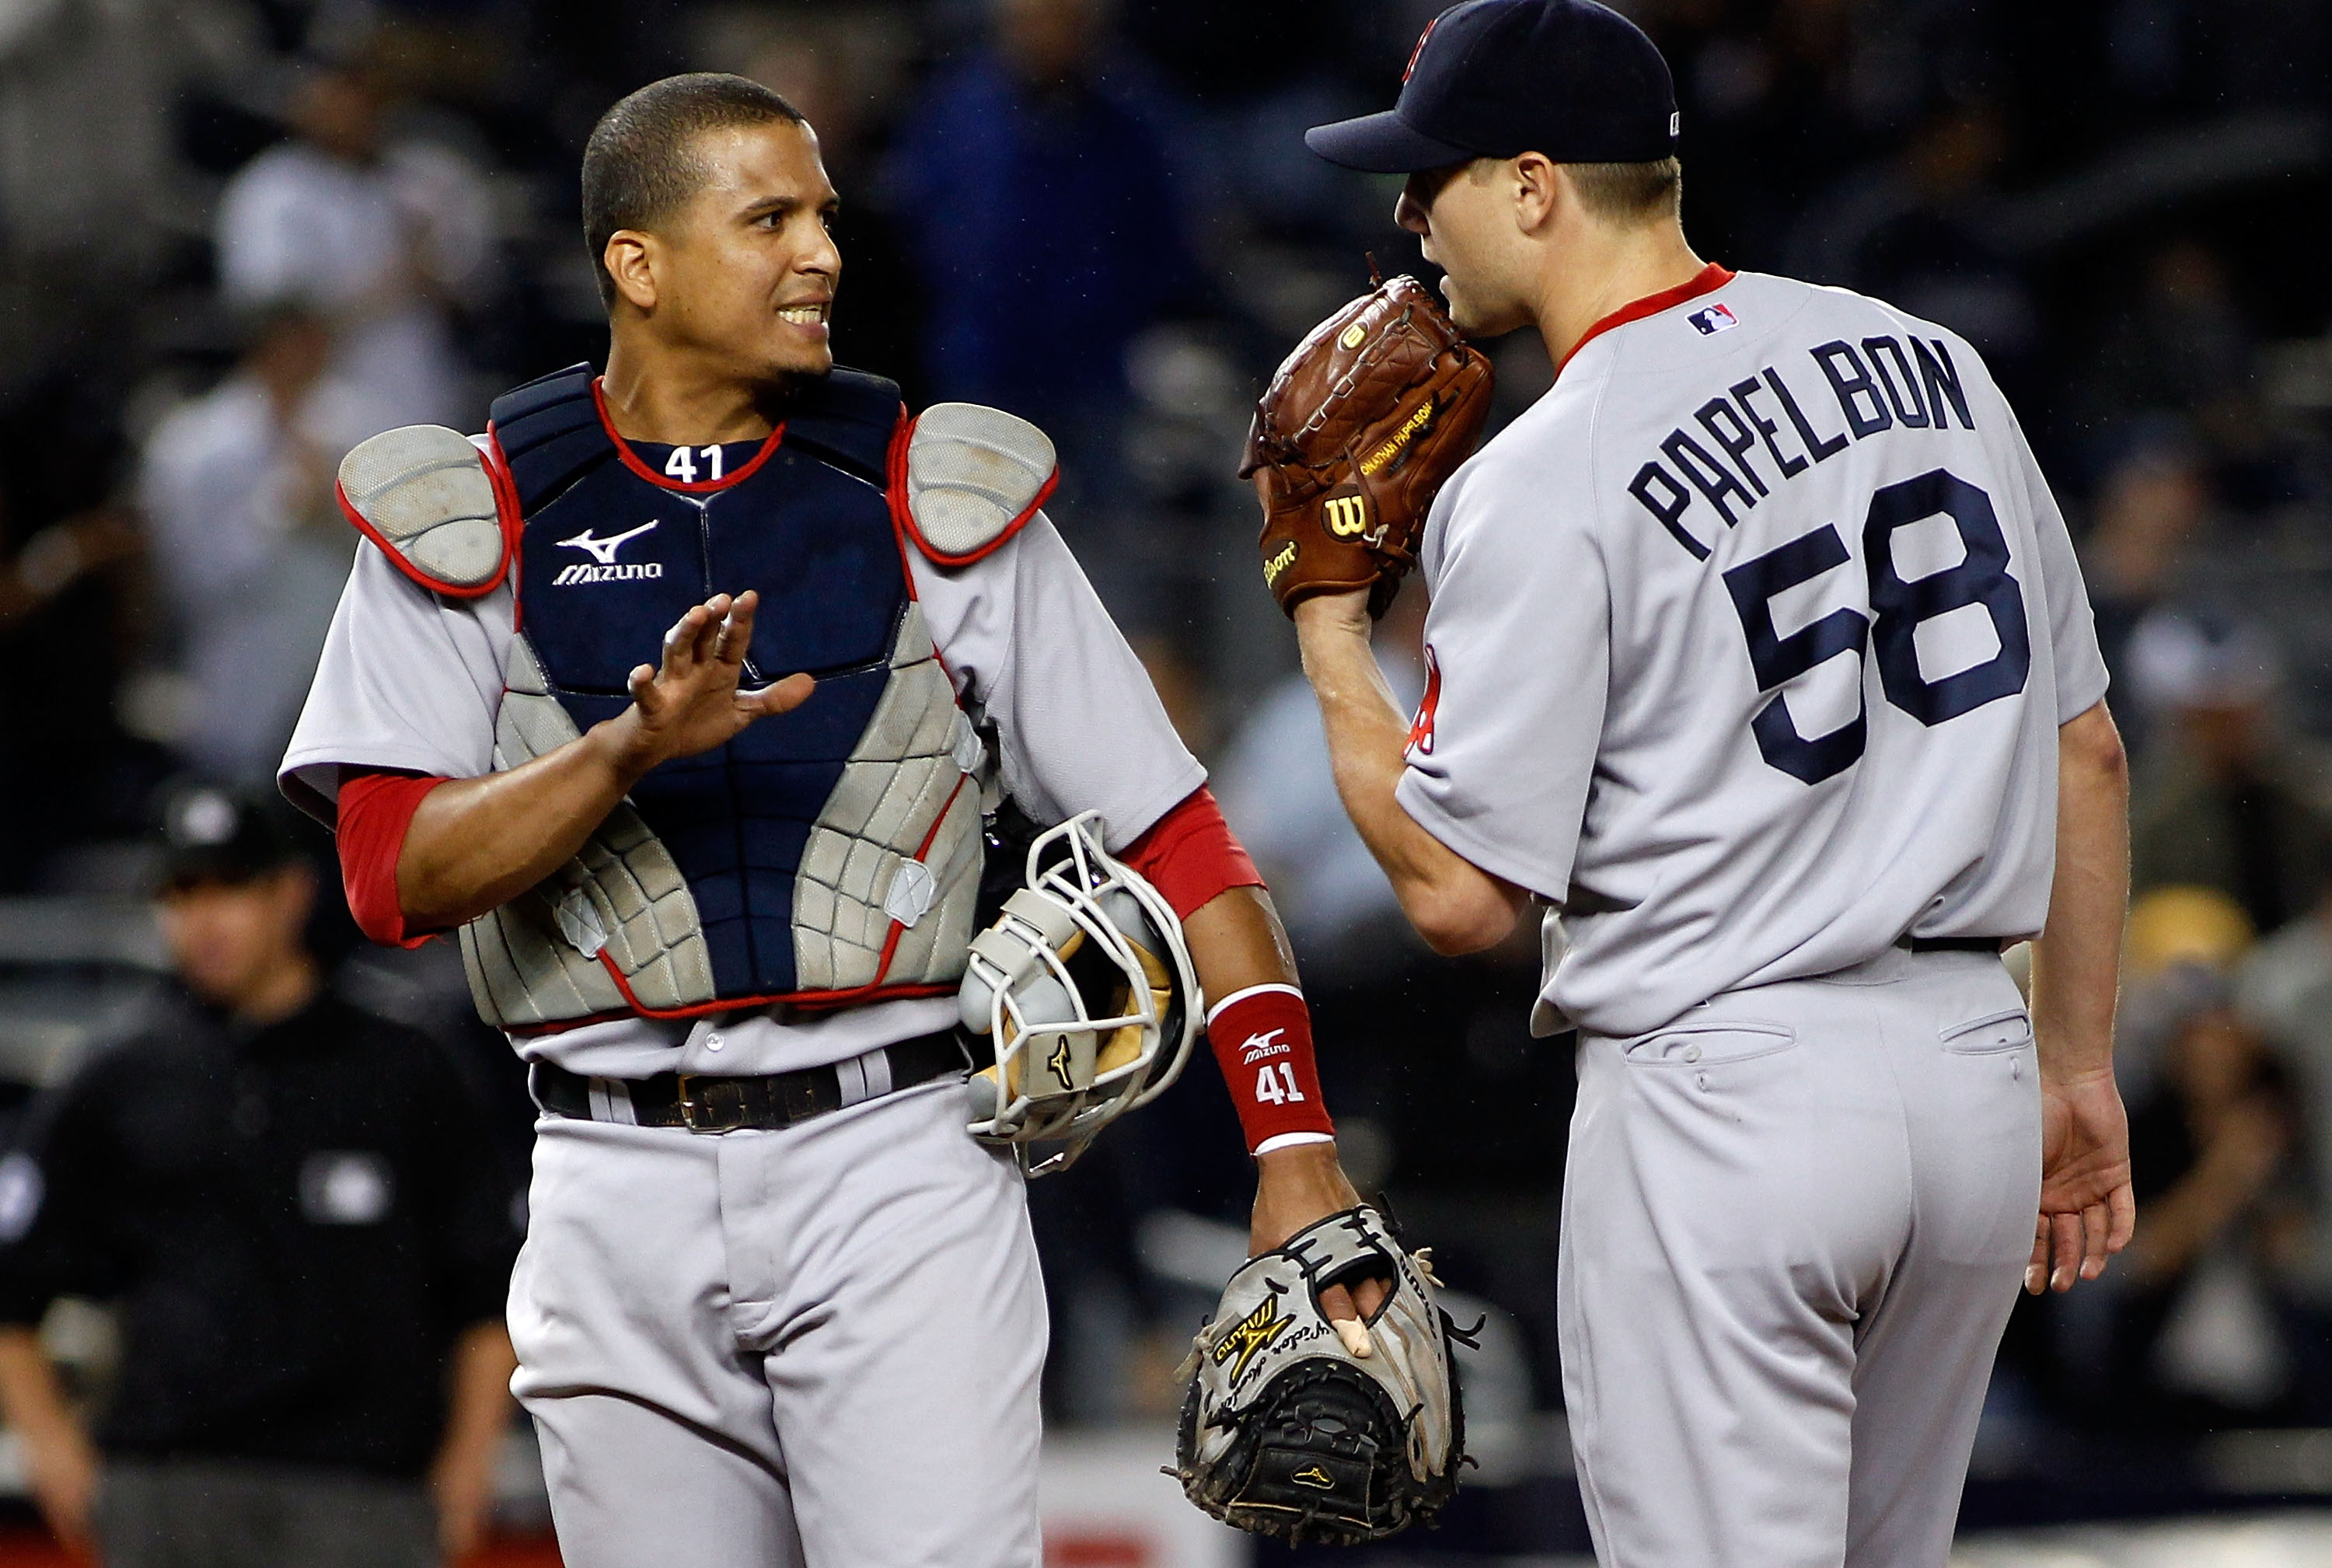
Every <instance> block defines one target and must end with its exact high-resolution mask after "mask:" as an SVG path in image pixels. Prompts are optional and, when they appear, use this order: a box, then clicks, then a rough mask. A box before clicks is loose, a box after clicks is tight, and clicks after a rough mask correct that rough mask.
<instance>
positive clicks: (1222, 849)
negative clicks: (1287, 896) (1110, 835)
mask: <svg viewBox="0 0 2332 1568" xmlns="http://www.w3.org/2000/svg"><path fill="white" fill-rule="evenodd" d="M1118 858H1119V859H1120V860H1123V862H1125V864H1126V865H1130V866H1132V867H1133V869H1134V870H1136V871H1138V872H1140V873H1141V874H1142V875H1143V876H1144V877H1147V878H1148V879H1149V882H1150V885H1151V886H1152V887H1154V888H1156V889H1157V890H1158V892H1159V894H1160V896H1161V897H1163V898H1164V899H1165V900H1166V902H1167V903H1168V904H1171V905H1172V906H1173V909H1174V913H1175V914H1177V915H1178V916H1180V918H1181V919H1184V920H1188V919H1190V917H1191V916H1192V915H1194V914H1196V913H1198V912H1199V911H1200V910H1201V909H1204V908H1205V907H1206V906H1207V905H1208V904H1209V903H1211V902H1212V901H1213V900H1214V898H1215V896H1216V895H1217V894H1220V893H1223V892H1225V891H1227V890H1228V889H1230V888H1234V887H1261V886H1262V885H1263V876H1262V874H1261V873H1259V872H1257V870H1256V868H1255V862H1254V861H1253V860H1251V859H1249V858H1248V856H1247V850H1246V848H1245V847H1244V846H1242V845H1241V844H1240V843H1239V841H1238V837H1236V836H1235V835H1234V834H1233V833H1232V832H1231V825H1230V824H1229V823H1228V822H1226V821H1224V820H1223V808H1221V807H1219V806H1218V805H1216V804H1215V792H1214V791H1213V790H1211V789H1208V788H1207V787H1206V786H1205V785H1203V784H1201V785H1200V786H1199V788H1198V789H1194V790H1192V791H1191V792H1190V794H1189V795H1187V796H1185V797H1183V798H1182V802H1181V804H1180V805H1179V806H1176V807H1175V808H1173V809H1172V810H1171V811H1169V812H1168V813H1166V815H1165V816H1163V817H1160V818H1159V819H1158V820H1157V821H1156V822H1153V823H1152V824H1151V826H1150V830H1149V831H1148V832H1147V833H1144V834H1143V835H1142V837H1139V838H1137V839H1135V840H1134V841H1133V843H1132V844H1129V845H1127V846H1125V853H1124V854H1123V855H1121V856H1118Z"/></svg>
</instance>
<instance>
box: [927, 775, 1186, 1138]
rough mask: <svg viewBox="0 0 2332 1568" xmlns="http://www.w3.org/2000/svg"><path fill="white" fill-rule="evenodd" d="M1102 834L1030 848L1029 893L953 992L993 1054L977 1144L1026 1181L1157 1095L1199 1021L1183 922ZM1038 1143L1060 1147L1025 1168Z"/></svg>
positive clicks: (978, 1104)
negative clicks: (1008, 1148)
mask: <svg viewBox="0 0 2332 1568" xmlns="http://www.w3.org/2000/svg"><path fill="white" fill-rule="evenodd" d="M1103 834H1104V825H1103V823H1102V818H1101V813H1099V812H1097V811H1087V812H1085V813H1084V814H1082V815H1081V816H1077V817H1071V818H1070V819H1069V820H1068V821H1066V822H1064V823H1062V824H1061V825H1060V826H1059V827H1056V828H1053V829H1052V830H1051V831H1049V832H1047V833H1046V834H1044V835H1042V836H1041V837H1038V838H1037V841H1036V842H1035V843H1033V844H1031V845H1030V846H1028V868H1027V886H1025V887H1023V888H1021V889H1019V890H1018V892H1016V893H1014V894H1012V896H1011V897H1010V898H1008V899H1007V900H1005V902H1004V913H1002V915H1000V916H999V918H998V920H997V922H996V923H995V924H994V925H992V926H990V927H989V928H988V929H987V930H986V931H984V932H980V935H979V936H978V937H976V938H974V939H973V941H972V944H971V960H970V968H969V970H968V972H966V974H965V975H964V980H963V988H962V990H961V991H960V992H959V993H958V999H959V1002H960V1004H961V1008H962V1013H963V1026H964V1028H966V1029H967V1030H968V1031H970V1033H971V1034H972V1035H973V1036H974V1037H975V1038H974V1040H973V1046H974V1051H973V1055H974V1056H975V1058H976V1057H978V1056H980V1054H981V1053H980V1050H979V1049H978V1047H979V1045H980V1040H979V1038H978V1037H981V1036H985V1037H986V1038H987V1042H988V1044H989V1046H990V1047H992V1048H993V1049H994V1051H995V1054H996V1061H995V1065H994V1066H986V1067H982V1068H980V1070H979V1071H977V1072H975V1073H974V1074H972V1076H971V1080H970V1097H971V1110H972V1120H971V1134H972V1136H973V1137H975V1138H978V1139H979V1140H980V1141H981V1142H982V1143H1009V1144H1011V1145H1012V1146H1013V1148H1014V1152H1016V1153H1017V1154H1018V1157H1019V1160H1020V1163H1021V1165H1022V1167H1023V1168H1024V1169H1027V1170H1028V1173H1029V1174H1030V1175H1032V1176H1040V1175H1044V1174H1046V1173H1047V1172H1049V1171H1058V1170H1061V1169H1063V1168H1065V1167H1066V1166H1067V1165H1068V1164H1069V1162H1071V1161H1074V1160H1075V1158H1076V1157H1077V1156H1078V1155H1079V1154H1082V1153H1084V1152H1085V1145H1086V1144H1088V1143H1092V1142H1093V1141H1094V1136H1095V1135H1096V1134H1098V1133H1100V1132H1101V1130H1102V1129H1103V1128H1104V1127H1105V1126H1107V1125H1108V1124H1109V1123H1111V1122H1113V1121H1114V1120H1116V1119H1117V1118H1118V1117H1119V1116H1122V1115H1123V1114H1125V1113H1126V1112H1128V1111H1131V1110H1133V1108H1134V1107H1135V1106H1137V1105H1145V1104H1149V1103H1150V1102H1151V1101H1152V1100H1153V1099H1155V1098H1157V1097H1158V1095H1161V1094H1162V1093H1164V1092H1165V1090H1166V1087H1167V1085H1170V1084H1171V1083H1173V1081H1174V1080H1175V1078H1176V1077H1177V1076H1180V1073H1181V1071H1182V1064H1183V1063H1184V1062H1186V1061H1188V1060H1189V1059H1190V1042H1191V1041H1192V1040H1194V1039H1195V1038H1197V1037H1198V1033H1199V1021H1200V1019H1201V1018H1203V1017H1204V1016H1205V1012H1206V1009H1205V1005H1204V1003H1203V1001H1202V1000H1201V999H1200V996H1199V976H1198V971H1197V970H1196V969H1195V968H1193V967H1192V965H1191V962H1190V947H1189V946H1188V945H1187V944H1186V943H1185V942H1183V940H1182V923H1181V922H1180V921H1179V920H1177V919H1176V918H1175V915H1174V911H1173V908H1172V906H1171V905H1170V904H1167V902H1166V900H1165V899H1164V898H1163V897H1161V895H1160V894H1159V892H1158V890H1157V889H1156V888H1154V887H1152V886H1151V885H1150V884H1149V883H1148V882H1147V881H1146V880H1144V879H1143V878H1142V876H1141V875H1139V874H1138V873H1136V872H1134V871H1133V870H1132V869H1130V868H1129V867H1127V866H1126V865H1123V864H1121V863H1120V862H1119V861H1118V860H1117V859H1115V858H1114V857H1113V856H1111V855H1110V854H1109V852H1108V851H1107V850H1105V849H1104V848H1103V847H1102V837H1103ZM1048 859H1049V860H1050V861H1051V862H1052V864H1050V865H1047V860H1048ZM1031 1143H1061V1144H1063V1145H1065V1146H1064V1147H1063V1148H1062V1149H1061V1150H1060V1152H1057V1153H1056V1154H1054V1155H1053V1156H1052V1157H1051V1158H1050V1159H1047V1160H1045V1161H1043V1162H1041V1163H1039V1164H1037V1165H1036V1166H1034V1167H1033V1168H1032V1167H1030V1166H1029V1165H1028V1145H1029V1144H1031Z"/></svg>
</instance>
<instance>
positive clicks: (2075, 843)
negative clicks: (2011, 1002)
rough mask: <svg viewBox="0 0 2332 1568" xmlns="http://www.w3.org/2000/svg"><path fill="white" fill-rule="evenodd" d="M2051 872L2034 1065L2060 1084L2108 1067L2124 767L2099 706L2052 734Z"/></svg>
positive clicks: (2038, 964)
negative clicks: (2054, 850)
mask: <svg viewBox="0 0 2332 1568" xmlns="http://www.w3.org/2000/svg"><path fill="white" fill-rule="evenodd" d="M2057 744H2058V778H2057V872H2056V881H2055V884H2054V890H2053V891H2052V892H2051V894H2050V899H2049V924H2048V929H2047V930H2046V931H2045V932H2042V933H2041V937H2040V939H2039V940H2038V941H2036V942H2034V943H2033V944H2032V1021H2033V1033H2034V1035H2035V1037H2036V1038H2037V1039H2038V1041H2039V1045H2040V1051H2041V1071H2042V1072H2043V1073H2044V1074H2046V1075H2048V1076H2050V1078H2052V1079H2054V1080H2056V1081H2058V1082H2070V1081H2073V1080H2077V1079H2080V1078H2086V1077H2093V1076H2098V1075H2099V1074H2107V1073H2110V1072H2112V1070H2113V1027H2114V1003H2115V999H2116V992H2117V987H2118V985H2119V983H2120V966H2121V941H2122V926H2123V923H2124V920H2125V919H2126V917H2127V913H2128V907H2129V763H2128V759H2127V756H2126V755H2125V754H2124V753H2123V751H2122V745H2121V735H2120V732H2119V731H2117V730H2116V729H2115V728H2114V722H2113V716H2112V715H2111V714H2110V713H2109V712H2107V710H2106V705H2105V704H2104V703H2098V705H2097V706H2096V707H2094V708H2091V709H2090V710H2089V711H2088V712H2085V713H2083V714H2081V715H2080V716H2079V718H2076V719H2074V720H2073V721H2072V722H2070V723H2069V724H2066V725H2064V726H2063V727H2062V728H2061V729H2060V731H2058V741H2057Z"/></svg>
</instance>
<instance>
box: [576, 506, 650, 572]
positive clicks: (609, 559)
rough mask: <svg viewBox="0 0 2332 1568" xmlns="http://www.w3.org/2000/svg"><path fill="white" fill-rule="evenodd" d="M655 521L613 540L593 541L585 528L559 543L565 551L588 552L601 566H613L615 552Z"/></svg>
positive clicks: (618, 535)
mask: <svg viewBox="0 0 2332 1568" xmlns="http://www.w3.org/2000/svg"><path fill="white" fill-rule="evenodd" d="M656 521H657V520H656V519H655V518H653V517H652V518H650V519H648V520H647V521H645V522H644V523H642V524H640V525H639V527H637V528H636V529H633V530H632V531H630V532H628V533H619V534H617V535H616V537H615V538H613V539H594V538H593V537H592V536H591V531H590V530H589V529H588V528H587V529H585V530H584V531H582V532H581V533H578V534H577V535H576V536H575V537H574V538H573V539H562V540H559V545H560V546H561V547H562V548H564V549H567V550H589V551H590V552H591V559H593V560H596V561H597V562H598V563H599V564H600V565H601V566H613V565H615V564H616V551H617V550H621V549H623V548H624V546H626V545H627V544H629V543H631V542H632V540H636V539H637V538H639V537H640V535H642V534H644V533H645V532H647V531H648V530H650V529H652V528H654V527H655V525H656Z"/></svg>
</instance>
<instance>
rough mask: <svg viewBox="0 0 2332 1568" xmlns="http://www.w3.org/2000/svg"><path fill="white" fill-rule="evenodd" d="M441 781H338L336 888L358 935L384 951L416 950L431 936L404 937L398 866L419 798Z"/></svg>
mask: <svg viewBox="0 0 2332 1568" xmlns="http://www.w3.org/2000/svg"><path fill="white" fill-rule="evenodd" d="M444 782H445V779H443V778H439V777H435V776H432V775H429V774H416V773H355V772H343V773H342V774H341V775H340V798H339V810H338V812H337V813H336V820H335V821H334V823H333V827H332V832H333V841H334V846H335V847H336V848H338V850H339V856H340V886H341V888H342V890H343V891H344V892H346V893H347V894H348V900H349V913H350V914H351V915H353V916H355V917H356V923H357V929H358V931H361V932H364V933H365V935H366V936H367V937H368V938H369V939H370V940H371V941H373V942H378V944H379V945H381V946H382V947H419V946H420V945H421V944H422V943H423V942H427V941H428V940H429V939H430V938H431V937H432V936H435V935H436V934H437V933H436V932H420V933H419V934H417V935H415V934H410V933H408V932H407V930H406V924H405V904H404V901H403V899H402V898H400V897H399V896H398V894H397V860H398V859H399V857H401V856H403V855H404V853H405V837H406V834H407V833H408V832H410V831H411V830H412V827H413V814H414V813H415V812H416V811H418V810H419V809H420V808H421V799H422V797H423V796H425V795H427V794H428V793H429V792H430V791H431V790H432V789H436V788H437V786H438V785H440V784H443V783H444Z"/></svg>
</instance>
